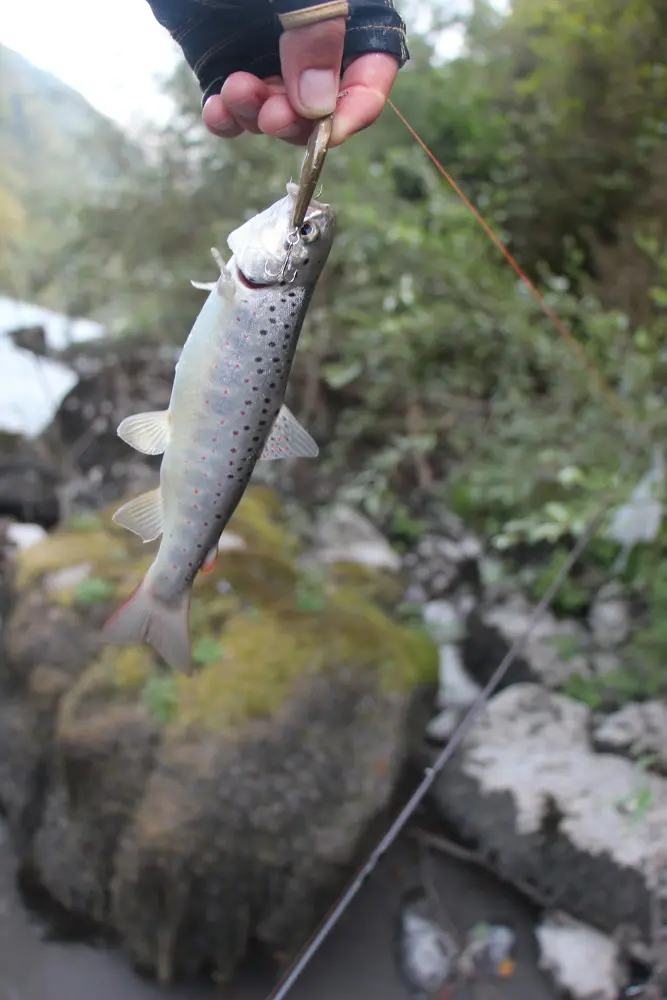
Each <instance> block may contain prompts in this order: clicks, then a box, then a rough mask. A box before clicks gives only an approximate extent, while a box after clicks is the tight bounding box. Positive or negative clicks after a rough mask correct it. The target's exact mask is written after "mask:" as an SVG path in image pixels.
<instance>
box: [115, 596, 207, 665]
mask: <svg viewBox="0 0 667 1000" xmlns="http://www.w3.org/2000/svg"><path fill="white" fill-rule="evenodd" d="M189 611H190V591H189V590H187V591H186V592H185V593H184V594H183V596H182V597H181V599H180V600H179V601H178V602H177V603H175V604H166V603H165V602H164V601H159V600H158V599H157V598H156V597H155V596H154V595H153V594H152V592H151V590H150V587H149V585H148V584H147V582H146V579H144V580H143V581H142V583H141V584H140V585H139V586H138V587H137V589H136V590H135V591H134V593H133V594H132V595H131V597H129V598H128V600H127V601H126V602H125V604H123V605H122V606H121V607H120V608H119V609H118V611H116V612H115V614H113V615H112V616H111V618H110V619H109V620H108V622H107V623H106V625H105V626H104V628H103V629H102V635H101V639H102V642H107V643H112V644H116V643H118V644H122V643H126V642H127V643H133V642H145V643H148V645H150V646H152V647H153V649H155V650H156V651H157V652H158V653H159V654H160V656H161V657H162V659H163V660H164V661H165V662H166V663H167V664H168V665H169V666H170V667H171V669H172V670H179V671H185V672H186V673H190V671H191V669H192V658H191V654H190V636H189V634H188V616H189Z"/></svg>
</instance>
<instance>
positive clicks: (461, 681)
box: [437, 644, 481, 708]
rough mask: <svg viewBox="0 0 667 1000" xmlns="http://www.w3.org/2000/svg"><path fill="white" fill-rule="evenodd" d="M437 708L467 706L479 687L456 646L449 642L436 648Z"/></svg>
mask: <svg viewBox="0 0 667 1000" xmlns="http://www.w3.org/2000/svg"><path fill="white" fill-rule="evenodd" d="M438 657H439V665H438V697H437V703H438V707H439V708H468V707H469V706H470V705H472V703H473V701H474V700H475V698H476V697H477V695H478V694H479V692H480V691H481V688H480V687H479V685H478V684H476V683H475V682H474V681H473V680H472V679H471V678H470V676H469V675H468V672H467V671H466V668H465V666H464V665H463V656H462V654H461V650H460V649H459V647H458V646H453V645H451V644H448V645H443V646H440V648H439V649H438Z"/></svg>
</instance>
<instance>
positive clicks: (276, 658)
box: [0, 345, 667, 1000]
mask: <svg viewBox="0 0 667 1000" xmlns="http://www.w3.org/2000/svg"><path fill="white" fill-rule="evenodd" d="M136 351H137V355H136V357H132V356H130V355H128V356H125V357H123V358H122V359H121V358H119V357H118V356H117V355H116V354H115V353H114V352H111V353H110V354H109V353H108V351H107V352H106V353H105V350H104V349H102V348H100V349H99V356H95V354H94V353H93V354H89V355H88V356H87V358H83V359H79V361H78V362H77V364H78V365H79V368H80V381H79V383H78V385H77V386H76V387H75V388H73V389H72V390H71V392H70V393H69V394H68V396H66V397H65V399H64V400H63V403H62V406H61V407H60V409H59V411H58V413H57V415H56V418H55V419H54V422H53V424H52V426H51V427H50V428H49V429H48V430H47V432H46V433H45V434H44V436H43V437H42V438H41V439H40V440H39V441H37V442H35V443H34V444H31V445H28V444H27V443H25V442H21V441H20V440H19V441H18V442H15V448H16V449H17V450H18V452H19V453H20V454H21V455H22V461H23V462H24V469H25V471H26V475H27V474H28V473H30V475H32V476H33V480H34V475H35V469H36V468H37V464H36V463H37V456H38V455H39V456H45V457H44V458H43V460H44V461H47V462H48V460H49V459H50V461H51V463H52V468H53V470H54V477H53V482H51V481H49V480H48V479H47V478H44V477H43V478H42V479H38V480H37V482H38V486H37V488H36V492H35V493H34V496H33V501H32V506H30V505H28V506H25V507H24V509H22V510H18V509H17V507H16V504H15V505H14V507H12V506H10V505H8V504H7V503H5V505H4V507H3V506H2V503H0V508H2V512H3V513H4V514H5V515H6V516H7V515H10V516H11V517H12V518H14V519H16V518H18V520H23V521H30V520H35V516H34V504H35V502H36V499H39V500H40V502H42V503H45V502H47V501H48V502H50V503H51V514H50V515H49V517H48V518H47V517H42V518H41V522H42V524H43V525H44V526H45V527H47V528H48V529H50V534H49V535H48V536H45V537H43V538H41V540H37V541H36V540H35V533H34V531H33V533H32V535H31V537H30V538H29V539H26V538H25V533H24V541H23V542H22V546H23V547H21V546H19V551H15V550H11V551H10V548H9V547H6V549H5V563H4V573H3V594H2V602H1V604H2V608H1V613H2V621H3V644H4V653H5V655H4V660H3V665H2V669H1V670H0V689H1V693H2V704H1V705H0V806H1V807H2V809H3V811H4V812H5V814H6V815H7V819H8V824H9V830H10V834H11V841H12V845H13V849H14V851H15V853H16V858H17V863H18V866H19V871H20V872H21V873H22V874H23V875H24V876H26V877H29V879H30V880H31V882H32V883H33V884H35V885H38V886H39V887H40V888H41V890H43V891H45V892H47V893H48V894H49V896H50V897H51V898H52V899H53V900H54V901H56V902H57V903H58V905H59V906H60V907H62V908H63V909H64V910H66V911H68V912H70V913H72V914H74V915H76V917H77V919H79V920H84V921H85V922H87V924H88V925H90V926H94V927H96V928H98V929H100V930H101V931H103V932H104V933H105V934H106V935H110V936H111V938H112V939H114V940H116V941H118V942H119V943H120V944H121V946H122V947H123V949H124V951H125V953H126V954H127V956H128V957H129V959H130V961H131V963H132V964H133V965H134V966H135V967H136V968H138V969H139V970H141V971H142V973H144V974H146V975H148V976H149V977H151V978H153V979H157V980H159V981H161V982H162V983H165V984H166V983H171V982H174V983H176V984H178V983H183V982H191V981H193V979H195V978H196V977H198V976H208V977H213V978H214V979H215V980H216V981H217V982H219V983H231V982H232V981H233V980H234V978H235V976H236V975H237V973H238V970H239V968H240V967H241V966H242V965H243V962H244V960H245V959H246V958H247V956H248V954H250V953H253V954H255V953H256V952H257V949H258V948H259V952H260V953H262V954H263V955H264V959H265V960H267V961H273V960H278V961H282V962H284V961H285V960H286V959H288V958H289V956H290V955H293V954H294V953H295V951H296V950H298V948H299V947H300V946H301V945H302V943H303V941H304V939H305V938H306V937H307V936H308V934H309V933H310V932H311V931H312V929H313V928H314V926H315V925H316V923H317V921H318V919H319V917H320V916H321V915H322V913H323V912H324V910H325V909H326V907H327V905H328V904H329V903H330V902H331V901H332V899H333V898H334V897H335V896H336V894H337V893H338V892H339V891H340V890H341V888H342V886H343V885H344V884H345V882H346V881H347V879H348V878H349V877H350V874H351V872H352V870H353V868H354V865H355V864H357V863H358V862H359V860H360V859H361V858H362V857H363V856H364V852H365V851H366V850H367V848H368V844H369V843H371V842H372V837H371V840H369V836H370V835H371V832H372V831H373V830H377V829H378V828H380V829H381V828H382V824H383V823H386V822H387V821H388V816H389V815H390V813H391V812H392V809H393V808H395V806H396V804H397V802H398V801H399V800H400V794H401V787H402V785H401V781H402V777H404V776H405V775H406V773H408V772H409V769H410V767H411V766H412V767H414V763H415V762H418V763H419V765H420V766H421V765H423V764H427V763H430V762H432V761H433V759H434V757H435V755H436V754H437V752H438V748H439V747H440V746H441V745H443V743H446V741H447V740H448V739H449V738H450V736H451V734H452V732H453V731H454V728H455V727H456V726H457V724H458V723H459V722H460V720H461V719H462V717H463V715H464V714H465V712H466V710H467V709H468V708H469V707H470V705H471V704H472V701H473V700H474V698H475V697H476V695H477V693H478V692H479V690H480V687H481V685H483V684H484V683H485V682H486V681H487V680H488V678H489V676H490V675H491V673H492V671H493V669H494V668H495V667H496V666H497V664H498V662H499V661H500V659H501V658H502V656H503V655H504V653H505V652H506V651H507V650H508V648H509V647H510V645H511V644H512V643H513V642H514V641H515V639H516V638H517V637H518V636H519V635H521V634H522V633H523V632H524V631H525V629H526V627H527V626H528V622H529V620H530V618H531V615H532V612H533V604H532V603H531V600H530V598H529V597H528V595H527V594H526V593H524V592H523V591H522V590H521V589H520V588H519V587H518V585H517V582H516V579H515V577H514V576H513V575H512V573H511V572H508V571H507V567H506V566H505V565H504V564H502V563H501V562H500V561H499V560H498V558H497V555H492V554H490V553H489V552H488V551H487V547H486V546H485V544H484V540H483V539H481V538H479V537H477V536H476V535H475V533H474V532H472V531H471V530H470V529H469V527H468V526H467V525H465V524H464V523H463V522H462V521H461V520H460V519H459V518H457V517H455V516H453V515H452V514H451V513H449V512H447V511H445V510H443V509H439V510H438V512H437V516H435V517H432V518H431V524H432V527H431V529H429V530H428V531H427V532H426V533H425V534H424V535H423V536H422V537H421V538H420V539H419V540H418V541H417V542H416V543H415V544H414V545H413V546H411V547H409V548H407V549H406V548H405V547H404V549H403V551H399V550H398V549H395V548H393V547H392V545H390V544H389V542H388V541H387V539H385V538H384V537H383V536H382V535H381V534H380V533H379V532H378V531H377V529H376V528H374V527H373V526H372V525H371V524H370V523H369V522H368V521H367V520H366V519H365V518H364V517H362V516H361V515H360V514H359V512H358V511H354V510H352V509H350V508H349V507H346V506H341V505H338V506H335V505H334V506H333V507H331V506H329V507H325V508H323V509H322V510H320V512H319V513H318V514H316V515H315V516H313V513H312V511H307V510H305V509H304V508H303V507H300V506H299V505H296V504H295V503H294V502H293V499H291V498H289V497H288V498H287V500H286V499H285V498H284V497H283V498H282V499H281V498H279V495H278V494H277V493H275V492H273V491H271V490H268V489H267V488H266V487H261V486H257V485H256V486H255V487H254V488H253V489H251V491H249V493H248V495H247V496H246V498H245V499H244V501H243V503H242V504H241V506H240V508H239V511H238V512H237V514H236V515H235V518H234V521H233V522H232V524H231V525H230V528H229V531H228V532H226V534H225V536H223V545H222V552H221V556H220V559H219V561H218V566H217V568H216V570H215V572H214V573H212V574H210V575H209V576H207V577H205V578H202V579H201V580H199V581H198V582H197V585H196V587H195V592H194V598H193V606H192V621H193V632H194V642H195V657H196V659H197V664H198V670H197V672H196V673H195V675H194V676H193V677H192V678H173V677H170V676H168V675H165V674H164V673H163V672H162V671H161V670H160V668H159V665H158V664H157V663H156V662H155V661H154V659H153V657H152V656H151V655H150V653H149V652H148V651H147V650H143V651H142V650H141V649H135V648H130V649H123V648H113V649H101V648H100V647H99V643H98V640H97V632H98V629H99V625H100V624H101V622H102V621H103V620H104V618H105V617H106V616H107V614H108V612H109V610H110V609H111V608H112V607H114V606H115V605H116V604H117V602H118V601H119V600H121V599H122V598H123V597H124V596H126V595H127V594H129V593H130V592H131V590H132V589H133V588H134V586H135V585H136V583H137V581H138V580H139V578H140V576H141V575H142V573H143V571H144V570H145V568H146V566H147V565H148V562H149V561H150V558H151V555H150V553H149V552H148V553H147V551H146V549H145V548H144V547H143V546H142V545H141V544H139V543H138V542H135V541H134V540H133V539H132V538H131V537H129V536H128V535H127V533H125V532H122V531H121V530H120V529H117V528H116V526H114V525H112V524H111V522H110V511H111V509H113V507H115V506H116V502H117V501H118V500H119V499H120V498H121V497H122V496H125V495H127V493H128V492H136V491H138V490H140V489H144V488H146V486H147V485H149V484H150V483H151V482H152V480H153V479H154V476H155V463H154V462H146V461H145V460H143V459H141V458H140V457H137V456H133V455H130V456H128V454H127V449H126V448H125V446H124V445H122V443H120V444H119V442H118V441H117V439H116V438H115V434H114V427H115V426H116V424H117V423H118V422H119V421H120V419H122V417H124V416H126V415H127V414H128V413H129V412H132V411H133V410H136V409H139V408H145V407H146V406H151V407H153V406H155V407H159V406H161V405H164V402H165V399H166V397H165V393H167V392H168V386H169V384H170V379H171V370H172V368H173V358H171V357H168V356H167V355H166V354H165V355H161V354H160V352H156V351H154V350H153V349H152V348H151V347H150V345H139V346H138V347H137V349H136ZM30 448H33V449H37V450H36V451H34V452H30V451H29V449H30ZM40 449H41V451H40ZM58 449H61V450H62V453H63V454H68V455H70V456H73V455H76V456H77V457H76V461H75V464H76V469H77V471H76V474H75V475H73V474H71V470H69V471H68V467H67V466H66V465H65V466H63V465H62V464H58V460H57V456H58V455H59V454H60V453H61V452H60V451H58ZM40 460H42V459H41V458H40ZM71 461H74V460H73V459H71ZM0 480H2V477H1V476H0ZM29 481H30V479H29V476H28V479H27V480H25V482H29ZM7 482H9V479H8V477H7V475H6V469H5V479H4V483H5V487H6V484H7ZM49 483H51V485H49ZM39 484H41V485H39ZM1 486H2V483H1V482H0V487H1ZM12 488H13V489H14V495H15V497H18V498H19V499H21V497H25V483H24V484H23V485H22V483H21V477H20V475H19V476H18V478H15V480H14V486H13V487H12ZM50 490H51V492H49V491H50ZM8 495H9V493H8V491H7V489H5V494H4V496H5V498H7V496H8ZM2 496H3V494H2V488H0V500H2ZM109 503H113V507H112V508H109V507H108V506H107V505H108V504H109ZM47 506H48V503H47ZM44 509H46V508H44ZM31 511H33V514H32V516H30V512H31ZM54 511H55V513H54ZM38 520H40V519H39V518H38ZM31 530H32V529H31ZM28 534H30V531H29V532H28ZM19 535H20V533H18V532H17V531H16V528H15V527H10V529H9V533H8V537H9V538H12V537H13V538H15V539H17V538H19ZM28 542H29V543H30V544H28ZM585 610H586V613H585V614H584V615H582V614H579V615H578V616H577V617H576V618H574V617H572V618H568V617H563V615H562V614H560V615H555V614H547V615H544V616H543V617H542V619H541V621H540V623H539V625H538V627H537V628H535V629H534V630H533V632H532V634H531V637H530V639H529V641H528V642H527V643H526V644H525V646H524V649H523V651H522V654H521V656H520V657H519V658H518V659H517V661H516V662H515V664H514V666H513V668H512V670H511V671H510V672H509V674H508V676H507V677H506V679H505V681H504V683H503V685H502V689H501V690H500V691H499V692H498V693H497V694H496V695H495V696H494V697H493V698H492V699H491V701H490V702H489V704H488V706H487V708H486V710H485V712H484V714H483V716H482V717H481V718H480V719H479V720H478V722H477V723H476V725H475V726H474V727H473V728H472V730H471V732H470V733H469V735H468V737H467V739H466V740H465V742H464V744H463V745H462V747H461V748H460V749H459V751H458V752H457V753H456V754H455V756H454V759H453V760H452V761H451V762H450V764H449V765H448V767H447V769H446V770H445V772H444V773H443V775H442V776H441V777H440V779H439V780H438V783H437V785H436V787H435V790H434V794H433V795H432V797H431V804H430V805H431V809H432V810H434V812H432V813H431V817H430V821H429V822H430V831H431V834H432V835H433V836H435V837H436V838H437V836H438V835H439V831H440V833H441V832H442V831H443V830H446V831H447V836H448V837H449V838H450V840H451V838H452V837H453V838H454V841H455V843H458V844H459V846H461V845H462V846H464V847H465V848H466V849H468V850H471V851H472V852H473V853H474V855H475V856H476V858H477V861H478V862H479V863H481V864H483V865H485V866H486V867H487V868H490V869H491V870H493V871H495V872H497V873H498V874H499V875H500V876H501V877H502V878H503V879H505V880H506V881H507V882H509V883H511V884H513V885H514V887H515V888H516V889H517V890H518V891H520V892H522V893H524V894H525V895H527V896H528V897H530V899H531V900H532V903H533V905H537V906H538V908H539V909H538V912H537V913H536V914H535V916H534V918H532V919H533V926H534V935H533V945H534V947H535V948H538V947H539V948H540V949H541V951H542V957H541V962H542V964H543V965H544V967H545V968H548V969H550V970H551V973H552V975H553V977H554V979H555V981H556V982H557V983H559V984H560V985H561V987H562V988H563V989H567V990H568V991H569V992H570V993H571V994H572V995H574V996H577V997H580V998H582V1000H619V998H621V997H622V996H624V995H625V992H624V991H625V990H626V988H627V986H628V984H630V985H632V984H635V985H636V984H637V983H640V982H641V980H642V978H643V979H644V980H645V979H646V978H647V976H648V974H649V972H650V970H651V968H653V969H655V970H657V972H656V974H658V973H659V967H660V964H661V962H662V956H661V954H660V948H659V945H660V933H661V925H660V923H659V921H660V919H662V918H661V916H660V913H661V909H660V908H661V906H662V882H661V880H662V879H663V877H664V873H665V870H666V867H667V862H666V861H665V858H666V857H667V850H666V848H667V838H666V835H665V829H666V824H665V819H666V812H667V778H666V777H665V774H667V765H666V764H665V761H666V760H667V743H666V740H667V720H666V718H665V708H664V706H663V705H662V704H661V703H660V702H658V701H655V702H647V703H639V702H637V701H633V700H632V699H631V698H630V699H627V698H626V699H625V700H624V702H623V703H619V702H618V701H613V700H612V701H611V702H610V701H608V700H607V701H605V700H604V699H602V700H600V699H597V700H596V699H593V698H591V697H590V695H591V692H593V693H594V692H595V691H596V690H597V687H596V685H597V684H598V683H599V682H600V681H601V680H603V679H604V678H605V677H608V676H610V675H612V674H614V672H618V671H619V669H620V668H621V667H622V665H623V658H624V655H625V654H624V650H625V648H626V644H627V642H628V639H629V637H630V636H631V633H632V630H633V628H634V619H633V609H632V605H631V603H630V601H629V600H628V598H627V595H625V594H624V592H623V590H622V588H620V587H619V586H616V585H615V586H613V587H609V586H608V585H605V586H601V585H600V584H599V583H597V584H596V585H595V589H593V590H591V593H590V594H589V595H588V596H587V606H586V609H585ZM424 737H425V738H424ZM406 769H408V771H406ZM397 796H398V799H397ZM378 824H379V827H378ZM452 877H453V876H452ZM443 893H444V896H443V898H444V901H445V908H446V909H448V907H447V890H446V888H445V889H444V890H443ZM665 905H667V904H665ZM533 912H535V911H533ZM489 919H490V918H489ZM491 922H492V921H491ZM464 953H465V954H467V952H466V949H465V948H464V946H463V945H461V946H460V948H458V951H457V954H459V958H461V956H463V955H464ZM581 953H585V954H586V956H587V959H586V961H585V962H584V963H583V964H582V962H581V960H580V958H578V956H579V955H580V954H581ZM457 961H458V959H457ZM455 964H456V963H455ZM377 975H378V976H380V978H382V974H381V973H380V972H378V973H377ZM517 983H518V980H517ZM545 988H546V987H545ZM387 989H388V990H389V991H390V990H391V988H390V987H387ZM637 989H638V990H639V989H640V986H637ZM318 995H322V994H321V990H320V991H318ZM350 995H353V994H352V993H351V994H350ZM387 995H389V994H387ZM508 995H510V994H508ZM511 995H512V996H514V995H515V994H511ZM516 995H519V994H516ZM535 995H536V994H533V996H535ZM627 995H628V996H629V995H630V994H627ZM632 995H634V996H640V995H641V993H640V992H635V993H633V994H632ZM305 996H306V994H304V997H305ZM646 996H648V993H647V994H646Z"/></svg>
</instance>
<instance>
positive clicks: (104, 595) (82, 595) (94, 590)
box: [74, 576, 115, 606]
mask: <svg viewBox="0 0 667 1000" xmlns="http://www.w3.org/2000/svg"><path fill="white" fill-rule="evenodd" d="M114 593H115V587H114V584H113V583H112V582H111V581H110V580H103V579H102V578H101V577H98V576H90V577H88V579H87V580H82V581H81V582H80V583H79V584H78V585H77V587H76V590H75V593H74V600H75V602H76V603H77V604H81V605H84V606H89V605H91V604H104V602H105V601H108V600H109V598H111V597H113V595H114Z"/></svg>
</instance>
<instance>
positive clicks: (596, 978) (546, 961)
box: [535, 913, 627, 1000]
mask: <svg viewBox="0 0 667 1000" xmlns="http://www.w3.org/2000/svg"><path fill="white" fill-rule="evenodd" d="M535 935H536V937H537V942H538V945H539V948H540V966H541V968H543V969H546V970H547V971H548V972H550V973H551V975H552V976H553V978H554V981H555V983H556V985H557V986H558V988H559V989H560V990H563V991H564V992H565V993H566V994H567V995H568V996H570V997H572V998H573V1000H618V996H619V993H620V991H621V990H622V989H623V987H624V986H625V985H626V982H627V976H626V970H625V969H624V966H623V961H622V958H621V953H620V948H619V946H618V944H617V943H616V942H615V941H614V940H613V938H611V937H608V936H607V935H605V934H601V933H600V932H599V931H596V930H594V929H593V928H592V927H587V926H586V925H585V924H581V923H579V922H578V921H575V920H572V919H571V918H569V917H567V916H566V915H564V914H559V913H550V914H548V915H547V916H546V917H545V919H544V920H543V921H542V922H541V923H540V925H539V926H538V928H537V930H536V931H535Z"/></svg>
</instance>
